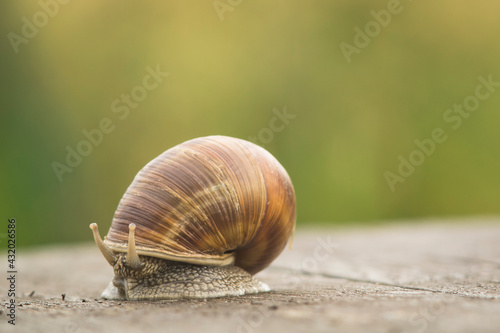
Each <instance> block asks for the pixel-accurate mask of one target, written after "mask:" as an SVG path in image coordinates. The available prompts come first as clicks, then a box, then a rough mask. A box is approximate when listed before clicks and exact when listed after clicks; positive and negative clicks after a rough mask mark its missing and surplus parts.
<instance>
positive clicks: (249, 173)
mask: <svg viewBox="0 0 500 333" xmlns="http://www.w3.org/2000/svg"><path fill="white" fill-rule="evenodd" d="M130 223H135V224H136V225H137V229H136V231H135V241H136V247H137V252H138V253H139V255H146V256H153V257H158V258H164V259H168V260H175V261H181V262H189V263H194V264H205V265H227V264H230V263H232V262H234V263H235V265H237V266H239V267H241V268H243V269H245V270H246V271H248V272H249V273H251V274H255V273H257V272H259V271H260V270H262V269H264V268H265V267H267V266H268V265H269V264H270V263H271V262H272V261H273V260H274V259H275V258H276V257H277V256H278V255H279V254H280V253H281V251H282V250H283V248H284V247H285V245H286V243H287V241H288V239H289V238H290V236H291V234H292V232H293V230H294V227H295V193H294V189H293V186H292V182H291V181H290V178H289V176H288V174H287V172H286V171H285V169H284V168H283V167H282V166H281V164H280V163H279V162H278V161H277V160H276V159H275V158H274V157H273V156H272V155H271V154H270V153H269V152H267V151H266V150H265V149H263V148H261V147H259V146H257V145H255V144H253V143H251V142H248V141H245V140H241V139H236V138H231V137H226V136H208V137H201V138H197V139H193V140H190V141H186V142H184V143H181V144H179V145H177V146H175V147H173V148H171V149H169V150H167V151H165V152H164V153H163V154H161V155H160V156H158V157H157V158H155V159H154V160H152V161H151V162H149V163H148V164H147V165H146V166H145V167H144V168H143V169H142V170H141V171H139V173H138V174H137V175H136V177H135V178H134V180H133V182H132V184H131V185H130V186H129V188H128V189H127V191H126V192H125V194H124V196H123V198H122V199H121V201H120V203H119V205H118V208H117V209H116V212H115V216H114V218H113V222H112V224H111V228H110V230H109V232H108V235H107V237H106V239H105V241H104V242H105V243H106V244H107V245H108V246H109V247H110V248H111V249H112V250H114V251H117V252H127V247H128V235H129V229H128V226H129V224H130Z"/></svg>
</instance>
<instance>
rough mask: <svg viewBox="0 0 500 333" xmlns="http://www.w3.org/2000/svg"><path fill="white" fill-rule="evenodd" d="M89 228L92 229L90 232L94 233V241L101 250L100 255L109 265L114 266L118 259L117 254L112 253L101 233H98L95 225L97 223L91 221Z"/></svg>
mask: <svg viewBox="0 0 500 333" xmlns="http://www.w3.org/2000/svg"><path fill="white" fill-rule="evenodd" d="M90 229H92V233H93V234H94V240H95V243H96V244H97V247H98V248H99V250H101V253H102V255H103V256H104V258H105V259H106V260H107V261H108V262H109V264H110V265H111V266H114V265H115V264H116V261H117V260H118V258H117V256H116V255H115V254H114V253H113V250H111V249H110V248H109V246H107V245H106V244H104V242H103V241H102V238H101V235H100V234H99V228H98V227H97V223H92V224H91V225H90Z"/></svg>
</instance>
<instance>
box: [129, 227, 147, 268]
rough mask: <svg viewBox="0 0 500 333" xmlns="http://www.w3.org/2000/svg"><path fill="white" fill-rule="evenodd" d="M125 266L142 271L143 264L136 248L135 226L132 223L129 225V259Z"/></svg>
mask: <svg viewBox="0 0 500 333" xmlns="http://www.w3.org/2000/svg"><path fill="white" fill-rule="evenodd" d="M125 265H127V267H129V268H132V269H136V270H137V269H140V268H142V266H143V264H142V262H141V259H140V258H139V255H138V254H137V250H136V248H135V224H134V223H130V224H129V225H128V250H127V259H126V261H125Z"/></svg>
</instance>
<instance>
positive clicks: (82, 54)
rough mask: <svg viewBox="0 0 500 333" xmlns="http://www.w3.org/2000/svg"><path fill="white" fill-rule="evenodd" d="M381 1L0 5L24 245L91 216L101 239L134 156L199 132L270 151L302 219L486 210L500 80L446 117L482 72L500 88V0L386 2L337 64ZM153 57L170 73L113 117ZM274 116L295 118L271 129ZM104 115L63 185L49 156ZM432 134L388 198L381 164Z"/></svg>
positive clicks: (5, 148)
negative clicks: (391, 10) (457, 115)
mask: <svg viewBox="0 0 500 333" xmlns="http://www.w3.org/2000/svg"><path fill="white" fill-rule="evenodd" d="M393 1H394V0H391V1H361V0H357V1H353V0H341V1H305V2H304V1H301V2H298V1H295V2H292V1H285V0H281V1H272V2H269V1H262V0H261V1H236V0H233V1H229V2H228V0H223V1H216V2H215V4H216V5H217V8H215V6H214V1H196V2H190V3H186V2H184V1H169V2H165V1H149V2H138V1H128V0H127V1H107V2H98V1H70V2H68V3H67V4H59V5H58V6H59V8H56V7H55V6H54V5H53V3H54V1H52V0H42V1H40V2H38V1H9V2H5V3H3V4H2V7H3V9H2V11H1V14H0V15H1V23H0V26H1V32H2V35H3V36H4V37H3V39H2V43H1V48H0V50H1V67H0V68H1V90H0V94H1V132H0V133H1V134H0V135H1V141H0V145H1V151H2V163H1V166H0V168H1V169H0V184H1V188H0V207H1V211H2V213H3V214H2V215H3V216H4V222H5V224H6V222H7V218H9V217H15V218H16V219H17V227H18V231H17V235H18V242H19V243H20V244H21V245H24V246H26V245H35V244H44V243H58V242H59V243H60V242H74V241H84V240H85V241H91V232H90V230H89V228H88V225H89V223H91V222H98V223H100V225H101V232H102V233H105V232H106V230H107V229H108V227H109V225H110V222H111V219H112V216H113V213H114V210H115V208H116V206H117V204H118V202H119V200H120V198H121V196H122V194H123V193H124V191H125V190H126V188H127V187H128V185H129V184H130V182H131V181H132V179H133V177H134V175H135V174H136V173H137V172H138V171H139V170H140V169H141V168H142V167H143V166H144V165H145V164H146V163H147V162H148V161H150V160H151V159H152V158H154V157H156V156H157V155H158V154H160V153H161V152H163V151H164V150H166V149H168V148H170V147H172V146H174V145H176V144H178V143H180V142H182V141H185V140H188V139H191V138H194V137H198V136H204V135H211V134H223V135H230V136H235V137H240V138H244V139H248V138H250V137H255V138H257V139H256V141H257V143H259V144H262V145H263V146H264V147H265V148H266V149H268V150H269V151H270V152H271V153H272V154H274V155H275V156H276V157H277V158H278V160H279V161H280V162H281V163H282V164H283V165H284V166H285V168H286V169H287V170H288V172H289V174H290V176H291V178H292V180H293V182H294V186H295V190H296V194H297V200H298V225H299V226H300V225H306V224H308V223H331V224H342V223H376V222H377V221H381V220H402V219H408V218H419V217H428V216H437V217H440V216H462V215H463V216H468V215H495V214H499V213H500V205H499V198H500V186H499V185H500V173H499V170H500V157H499V156H500V154H499V153H500V140H499V139H500V131H499V125H500V113H499V107H500V88H498V91H495V92H492V93H491V95H490V96H489V97H488V98H486V99H485V100H482V101H480V105H479V106H478V107H477V110H475V111H474V112H471V113H470V116H469V117H468V118H464V119H463V122H462V123H461V126H460V127H459V128H457V129H453V128H452V127H451V125H452V124H453V123H449V122H446V121H445V120H444V119H443V114H444V113H445V112H446V110H447V109H448V108H450V107H452V106H453V104H455V103H458V104H460V103H463V101H464V99H466V98H467V96H470V95H474V93H475V89H476V86H477V85H478V84H479V83H480V82H479V80H478V77H479V76H483V77H484V78H486V79H487V78H488V76H489V75H492V78H493V80H494V81H497V82H498V81H500V66H499V65H500V62H499V59H500V44H499V43H498V31H500V20H499V19H498V18H499V14H498V13H499V10H500V4H499V3H497V2H495V1H490V0H480V1H475V2H474V3H472V2H470V1H457V0H447V1H401V3H400V6H399V7H398V10H399V11H400V12H399V13H398V14H393V15H391V22H390V23H389V24H385V25H386V26H385V27H382V26H380V24H379V25H378V27H379V28H380V29H379V30H380V31H378V32H377V30H376V28H377V25H376V24H375V25H374V24H371V25H370V24H369V27H371V28H372V29H375V30H372V31H371V32H370V33H371V34H372V35H373V37H372V38H370V42H369V44H368V45H366V46H365V47H360V48H358V52H357V53H353V54H351V56H350V62H348V61H347V59H346V57H345V56H344V54H343V51H342V49H341V47H340V45H341V43H347V44H350V45H353V46H354V45H355V44H354V43H355V41H354V39H355V36H356V34H357V32H356V31H355V30H354V29H355V28H356V27H358V28H360V29H361V30H363V31H364V30H365V26H366V24H367V23H369V22H370V21H374V16H373V14H372V13H371V11H372V10H374V11H376V12H379V11H380V10H387V6H388V4H389V5H391V3H392V2H393ZM42 4H48V5H42ZM44 7H46V9H43V8H44ZM41 11H45V12H49V13H50V14H51V15H48V14H43V13H41V14H40V12H41ZM52 16H53V17H52ZM23 18H24V19H23ZM45 19H46V20H45ZM386 19H387V18H386ZM27 21H29V22H31V24H33V22H35V23H36V22H38V25H39V26H40V27H38V28H36V26H35V28H36V29H37V30H38V31H35V32H34V31H33V29H31V30H30V28H29V27H24V26H25V25H27V24H28V25H29V23H26V22H27ZM23 30H24V33H25V34H28V35H30V34H31V35H33V36H32V37H30V38H26V39H22V38H25V37H23V36H24V35H23ZM13 33H14V34H15V35H14V34H13ZM360 38H361V42H363V40H362V39H363V38H362V37H358V42H359V41H360V40H359V39H360ZM13 40H14V41H15V42H13ZM364 42H366V40H364ZM16 43H17V44H16ZM344 45H345V44H344ZM16 49H17V51H18V52H16ZM157 65H159V68H160V69H161V71H163V72H169V76H168V77H165V78H164V79H163V82H161V83H160V84H159V85H158V87H157V88H156V89H153V90H151V91H149V92H148V93H147V96H146V97H145V98H144V100H142V101H140V102H138V103H137V104H138V105H137V106H136V107H135V108H133V109H132V108H129V109H130V113H129V114H128V115H127V116H125V114H124V113H122V112H120V113H115V112H114V111H113V108H112V103H113V101H115V100H116V99H120V98H121V96H122V94H129V95H130V94H131V91H133V89H134V87H136V86H141V85H142V84H143V79H144V77H145V76H146V75H147V74H148V71H147V70H146V68H147V67H148V66H149V67H151V68H153V69H154V68H156V66H157ZM151 82H154V81H151ZM484 91H486V90H484ZM140 92H141V90H140V88H136V94H139V93H140ZM137 96H139V95H137ZM141 98H142V97H141ZM120 103H121V104H119V105H120V106H124V105H125V104H124V103H123V102H120ZM115 106H116V105H115ZM284 109H286V112H287V113H288V114H291V115H294V116H295V118H293V119H289V121H288V123H287V124H286V125H285V126H284V127H279V128H280V130H279V131H277V130H275V131H274V132H273V131H272V129H271V127H270V126H271V122H273V118H274V117H276V115H275V112H277V110H278V111H280V112H283V110H284ZM273 110H275V111H274V112H273ZM120 116H122V118H124V119H121V118H120ZM103 118H109V119H110V120H111V121H112V124H113V126H114V127H113V128H114V130H113V131H112V132H111V133H108V134H104V135H103V139H102V142H101V143H100V144H99V145H97V146H94V147H93V148H92V152H91V153H90V154H89V155H88V156H85V157H83V158H82V161H81V163H80V164H79V165H77V166H76V167H74V168H72V172H71V173H69V172H67V173H64V174H63V175H62V181H60V180H59V179H58V176H57V175H56V172H54V169H53V163H54V162H59V163H61V164H66V162H65V159H66V155H67V151H66V149H67V148H66V147H67V146H69V147H72V148H73V149H76V148H77V146H78V144H79V143H80V142H81V141H82V140H85V136H84V134H83V133H82V131H83V130H87V131H91V130H93V129H95V128H98V127H99V124H100V122H101V121H102V119H103ZM273 124H274V123H273ZM276 124H277V125H279V126H280V124H281V123H279V122H277V123H276ZM435 128H442V129H443V131H444V132H445V134H446V135H447V140H446V141H445V142H444V143H441V144H436V148H435V152H434V153H432V154H430V156H428V157H427V158H426V159H425V161H423V163H422V164H421V165H419V166H417V167H416V168H415V170H414V171H413V173H412V174H411V175H409V176H408V177H405V178H404V179H405V181H404V182H398V183H397V184H395V185H394V188H393V190H394V191H393V190H391V187H390V186H389V184H388V182H387V180H386V177H385V176H384V174H385V173H386V172H387V171H389V172H392V173H394V174H397V172H398V166H399V164H400V160H398V158H399V156H400V155H402V156H403V157H404V158H405V159H408V158H409V155H410V154H411V153H412V152H413V151H415V149H417V146H416V144H415V143H414V140H424V139H426V138H429V137H431V133H432V131H433V130H434V129H435ZM275 129H276V127H275ZM259 134H260V137H259ZM271 135H272V138H271ZM259 138H260V139H259ZM415 154H417V155H418V153H415ZM417 155H415V156H416V157H418V156H417ZM415 156H414V157H415ZM416 157H415V158H416ZM6 230H7V226H5V229H4V231H0V232H3V233H6ZM3 237H5V234H3Z"/></svg>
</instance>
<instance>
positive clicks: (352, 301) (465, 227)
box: [0, 219, 500, 333]
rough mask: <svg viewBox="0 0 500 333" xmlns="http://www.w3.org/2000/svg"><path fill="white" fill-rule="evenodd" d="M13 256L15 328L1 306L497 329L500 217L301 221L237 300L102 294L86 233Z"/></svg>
mask: <svg viewBox="0 0 500 333" xmlns="http://www.w3.org/2000/svg"><path fill="white" fill-rule="evenodd" d="M90 238H91V235H90V231H89V239H90ZM0 260H1V266H0V267H2V269H3V270H4V271H5V270H6V269H5V267H6V262H7V259H6V257H5V255H4V256H2V257H1V258H0ZM18 263H19V269H18V271H19V273H18V286H17V292H18V295H21V297H19V298H18V308H17V319H16V326H15V327H13V326H12V325H8V324H7V320H8V318H7V317H6V311H5V308H3V309H2V310H3V311H2V314H0V331H1V332H94V331H96V332H97V331H99V332H132V331H137V330H138V329H142V330H146V331H148V332H182V331H185V332H218V333H221V332H312V331H315V332H365V331H368V332H453V333H455V332H495V333H497V332H500V219H470V220H461V221H452V220H447V221H425V222H418V223H408V222H404V221H403V222H401V223H398V224H389V225H383V226H379V227H368V228H366V227H365V228H363V227H357V228H329V229H300V228H299V229H298V230H297V232H296V234H295V237H294V241H293V248H292V250H288V249H286V250H285V251H284V253H283V254H282V255H281V256H280V257H279V258H278V260H276V261H275V262H274V263H273V264H272V266H271V267H269V268H268V269H266V270H265V271H264V272H262V273H260V274H258V278H260V279H261V280H263V281H264V282H267V283H268V284H269V285H270V286H271V288H273V291H272V292H271V293H265V294H258V295H250V296H243V297H237V298H222V299H212V300H195V301H186V300H185V301H156V302H126V301H122V302H117V301H104V300H100V299H98V297H99V294H100V292H101V291H102V290H103V289H104V288H105V287H106V285H107V284H108V282H109V281H110V279H111V277H112V271H111V267H109V266H108V264H107V263H106V262H105V260H104V258H102V256H101V255H100V253H99V252H98V250H97V248H96V247H95V246H94V245H92V244H91V243H90V242H89V244H88V245H82V246H73V247H51V248H41V249H36V250H31V251H25V252H21V253H19V254H18ZM2 280H3V282H2V283H1V284H0V297H1V299H2V304H5V303H6V302H8V299H7V284H6V280H5V279H2ZM33 291H34V293H33V294H32V295H31V296H29V295H30V294H31V293H32V292H33ZM62 294H65V295H66V296H65V300H64V301H63V300H62V296H61V295H62Z"/></svg>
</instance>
